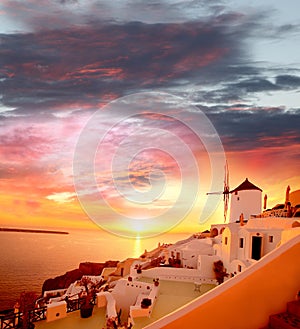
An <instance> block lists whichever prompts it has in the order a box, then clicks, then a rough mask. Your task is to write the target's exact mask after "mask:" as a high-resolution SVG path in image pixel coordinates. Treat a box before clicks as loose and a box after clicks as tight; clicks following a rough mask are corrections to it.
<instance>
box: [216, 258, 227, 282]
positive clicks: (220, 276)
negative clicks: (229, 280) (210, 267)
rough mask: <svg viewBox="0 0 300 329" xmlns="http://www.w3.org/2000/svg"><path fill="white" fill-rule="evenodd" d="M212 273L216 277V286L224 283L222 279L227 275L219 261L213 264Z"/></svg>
mask: <svg viewBox="0 0 300 329" xmlns="http://www.w3.org/2000/svg"><path fill="white" fill-rule="evenodd" d="M214 272H215V276H216V280H217V282H218V284H221V283H223V282H224V278H225V277H227V276H228V275H229V274H228V273H227V272H226V269H225V267H224V264H223V262H222V261H221V260H218V261H216V262H214Z"/></svg>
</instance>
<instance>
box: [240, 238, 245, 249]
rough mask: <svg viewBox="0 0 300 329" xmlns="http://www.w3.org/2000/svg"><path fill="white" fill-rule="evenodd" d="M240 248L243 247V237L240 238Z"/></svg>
mask: <svg viewBox="0 0 300 329" xmlns="http://www.w3.org/2000/svg"><path fill="white" fill-rule="evenodd" d="M240 248H244V238H240Z"/></svg>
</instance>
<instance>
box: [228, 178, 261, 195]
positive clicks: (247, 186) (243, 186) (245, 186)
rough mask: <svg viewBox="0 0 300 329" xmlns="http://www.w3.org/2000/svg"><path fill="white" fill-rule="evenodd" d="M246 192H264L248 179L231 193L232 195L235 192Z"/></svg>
mask: <svg viewBox="0 0 300 329" xmlns="http://www.w3.org/2000/svg"><path fill="white" fill-rule="evenodd" d="M244 190H259V191H261V192H262V189H260V188H259V187H257V186H255V185H254V184H252V183H251V182H250V181H249V180H248V178H246V179H245V180H244V181H243V183H242V184H240V185H239V186H238V187H236V188H235V189H234V190H232V191H230V193H233V192H238V191H244Z"/></svg>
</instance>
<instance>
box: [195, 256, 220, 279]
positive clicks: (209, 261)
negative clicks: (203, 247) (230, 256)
mask: <svg viewBox="0 0 300 329" xmlns="http://www.w3.org/2000/svg"><path fill="white" fill-rule="evenodd" d="M218 260H220V257H219V256H208V255H200V256H199V259H198V270H199V273H200V276H201V277H203V278H210V279H215V278H216V276H215V272H214V270H213V268H214V262H216V261H218Z"/></svg>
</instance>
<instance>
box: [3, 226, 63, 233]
mask: <svg viewBox="0 0 300 329" xmlns="http://www.w3.org/2000/svg"><path fill="white" fill-rule="evenodd" d="M0 232H21V233H44V234H69V232H65V231H52V230H36V229H25V228H9V227H0Z"/></svg>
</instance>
